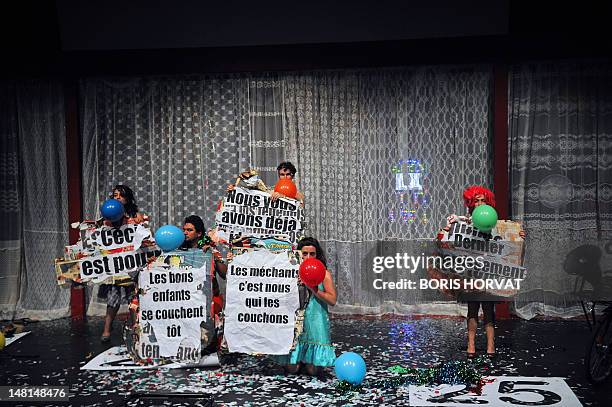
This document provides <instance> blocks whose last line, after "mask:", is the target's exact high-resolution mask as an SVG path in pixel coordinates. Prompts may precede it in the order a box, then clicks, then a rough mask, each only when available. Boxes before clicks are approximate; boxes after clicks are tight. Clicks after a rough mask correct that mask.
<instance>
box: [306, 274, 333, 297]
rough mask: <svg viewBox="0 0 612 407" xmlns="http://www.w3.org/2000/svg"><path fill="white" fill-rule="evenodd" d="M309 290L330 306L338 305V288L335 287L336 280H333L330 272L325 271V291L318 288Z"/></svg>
mask: <svg viewBox="0 0 612 407" xmlns="http://www.w3.org/2000/svg"><path fill="white" fill-rule="evenodd" d="M308 288H309V289H310V291H311V292H312V293H313V295H314V296H315V297H317V298H319V299H321V300H323V301H325V302H326V303H327V304H328V305H336V300H337V294H336V286H335V285H334V280H332V276H331V273H330V272H329V270H326V271H325V278H324V279H323V289H324V291H321V290H319V289H318V288H317V287H314V288H313V287H308Z"/></svg>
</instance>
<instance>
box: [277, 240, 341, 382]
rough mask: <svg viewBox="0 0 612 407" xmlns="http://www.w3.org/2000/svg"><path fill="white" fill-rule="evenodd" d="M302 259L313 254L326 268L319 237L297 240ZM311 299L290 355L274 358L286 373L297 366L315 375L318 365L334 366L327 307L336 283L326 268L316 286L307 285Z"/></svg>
mask: <svg viewBox="0 0 612 407" xmlns="http://www.w3.org/2000/svg"><path fill="white" fill-rule="evenodd" d="M298 250H300V251H301V252H302V258H303V259H304V260H306V259H308V258H311V257H314V258H316V259H319V260H320V261H321V262H322V263H323V264H324V265H325V267H326V268H327V262H326V259H325V254H324V253H323V250H322V249H321V245H320V244H319V241H318V240H317V239H315V238H312V237H305V238H304V239H302V240H300V242H299V243H298ZM308 289H309V290H310V300H309V301H308V305H307V306H306V311H305V312H304V330H303V331H302V334H301V335H300V336H299V337H298V340H297V344H296V346H295V349H294V350H293V351H291V353H290V354H289V355H284V356H277V357H275V358H274V359H275V360H276V361H277V362H279V363H281V364H284V365H286V367H285V369H286V370H287V372H288V373H294V374H295V373H298V372H299V371H300V369H305V372H306V373H307V374H309V375H311V376H313V375H316V374H317V372H318V370H319V368H320V367H325V366H333V364H334V362H335V360H336V351H335V349H334V346H333V345H332V343H331V335H330V333H329V316H328V311H327V307H328V306H330V305H331V306H333V305H335V304H336V287H335V285H334V281H333V280H332V276H331V273H330V272H329V270H325V278H324V279H323V282H322V283H321V284H319V285H318V286H317V287H308Z"/></svg>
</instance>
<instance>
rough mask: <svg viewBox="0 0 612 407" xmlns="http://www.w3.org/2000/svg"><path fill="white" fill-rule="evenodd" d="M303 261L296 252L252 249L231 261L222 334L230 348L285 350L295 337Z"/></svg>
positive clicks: (241, 350) (238, 350)
mask: <svg viewBox="0 0 612 407" xmlns="http://www.w3.org/2000/svg"><path fill="white" fill-rule="evenodd" d="M298 272H299V264H298V261H297V259H296V258H295V257H293V255H292V252H290V251H289V252H287V251H277V252H272V251H270V250H267V249H254V250H252V251H247V252H245V253H243V254H239V255H237V256H235V257H234V259H233V260H232V262H231V263H230V264H229V266H228V271H227V290H226V303H225V326H224V335H225V340H226V341H227V345H228V349H229V351H230V352H241V353H250V354H253V353H264V354H270V355H285V354H288V353H289V352H290V350H291V347H292V344H293V340H294V329H295V321H296V311H297V310H298V308H299V306H300V299H299V293H298Z"/></svg>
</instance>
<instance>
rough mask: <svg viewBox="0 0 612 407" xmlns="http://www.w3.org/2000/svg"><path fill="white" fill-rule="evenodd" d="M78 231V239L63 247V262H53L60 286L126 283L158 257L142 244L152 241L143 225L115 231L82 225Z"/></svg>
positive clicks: (88, 224)
mask: <svg viewBox="0 0 612 407" xmlns="http://www.w3.org/2000/svg"><path fill="white" fill-rule="evenodd" d="M79 229H80V233H81V239H80V240H79V241H78V242H77V243H76V244H74V245H70V246H66V248H65V249H64V258H63V259H56V261H55V270H56V275H57V281H58V284H60V285H62V284H66V283H67V282H68V281H70V280H73V281H76V282H88V281H91V282H94V283H102V282H108V280H112V281H115V280H124V279H128V278H129V275H128V273H130V272H133V271H136V270H138V269H139V268H142V267H144V266H145V265H146V264H147V259H148V258H149V257H151V256H157V255H159V254H160V253H161V251H159V250H156V248H155V247H144V246H143V242H144V241H145V240H149V239H151V231H150V230H149V229H148V228H147V227H145V226H143V225H137V224H126V225H122V226H121V227H118V228H114V227H109V226H101V227H96V226H95V224H93V223H91V222H84V223H81V224H80V225H79Z"/></svg>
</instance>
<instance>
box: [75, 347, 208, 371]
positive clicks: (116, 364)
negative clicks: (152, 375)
mask: <svg viewBox="0 0 612 407" xmlns="http://www.w3.org/2000/svg"><path fill="white" fill-rule="evenodd" d="M215 366H220V364H219V358H218V357H217V354H216V353H213V354H211V355H207V356H204V357H203V358H202V359H200V361H199V362H198V363H195V364H185V363H171V364H168V365H147V366H142V365H138V364H136V363H134V362H133V361H132V359H130V355H129V354H128V352H127V348H126V347H125V346H115V347H112V348H110V349H108V350H106V351H104V352H102V353H100V354H99V355H98V356H96V357H95V358H93V359H92V360H90V361H89V362H88V363H87V364H86V365H85V366H83V367H81V370H140V369H157V368H164V369H182V368H187V367H215Z"/></svg>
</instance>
